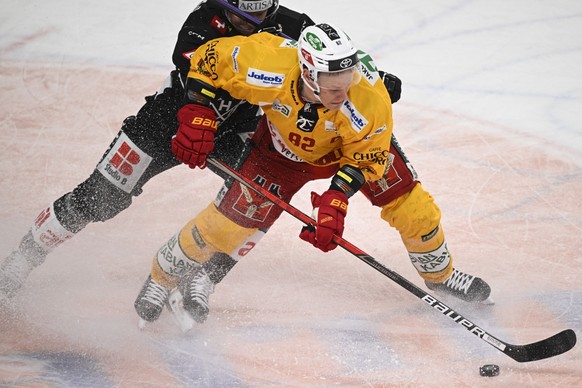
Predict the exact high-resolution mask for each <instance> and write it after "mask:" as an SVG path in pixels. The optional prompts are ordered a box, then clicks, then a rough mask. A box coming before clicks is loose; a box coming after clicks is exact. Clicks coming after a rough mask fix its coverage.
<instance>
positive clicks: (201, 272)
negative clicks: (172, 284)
mask: <svg viewBox="0 0 582 388" xmlns="http://www.w3.org/2000/svg"><path fill="white" fill-rule="evenodd" d="M178 290H179V291H180V293H181V294H182V297H183V298H184V299H183V305H184V310H186V311H187V312H188V313H189V314H190V315H191V316H192V318H193V319H194V320H195V321H196V322H198V323H203V322H204V321H205V320H206V317H207V316H208V312H209V311H210V309H209V306H208V300H209V298H210V294H212V293H213V292H214V283H213V282H212V280H210V277H209V276H208V273H207V272H206V270H205V269H204V268H203V267H197V268H194V269H193V270H192V271H190V272H188V273H187V274H186V275H184V276H183V277H182V278H181V279H180V281H179V282H178Z"/></svg>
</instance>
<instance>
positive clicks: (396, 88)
mask: <svg viewBox="0 0 582 388" xmlns="http://www.w3.org/2000/svg"><path fill="white" fill-rule="evenodd" d="M378 74H380V77H382V82H384V86H386V89H387V90H388V94H389V95H390V99H391V100H392V103H393V104H394V103H395V102H397V101H398V100H400V94H401V93H402V81H400V78H398V77H396V76H395V75H394V74H390V73H386V72H384V71H382V70H378Z"/></svg>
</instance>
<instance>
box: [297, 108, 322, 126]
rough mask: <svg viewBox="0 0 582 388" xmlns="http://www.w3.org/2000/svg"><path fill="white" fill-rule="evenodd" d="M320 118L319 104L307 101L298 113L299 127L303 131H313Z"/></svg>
mask: <svg viewBox="0 0 582 388" xmlns="http://www.w3.org/2000/svg"><path fill="white" fill-rule="evenodd" d="M318 120H319V113H318V112H317V106H316V105H313V104H310V103H309V102H306V103H305V105H303V107H302V108H301V109H300V110H299V113H298V114H297V128H299V129H300V130H302V131H303V132H312V131H313V130H314V129H315V125H316V124H317V121H318Z"/></svg>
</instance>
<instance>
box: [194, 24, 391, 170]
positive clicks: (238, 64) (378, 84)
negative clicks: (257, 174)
mask: <svg viewBox="0 0 582 388" xmlns="http://www.w3.org/2000/svg"><path fill="white" fill-rule="evenodd" d="M359 54H360V55H359V56H360V62H359V64H358V71H359V72H360V74H361V80H360V81H359V82H358V83H357V84H355V85H352V87H351V88H350V90H349V91H348V99H347V100H346V101H345V102H344V104H343V106H342V108H341V109H340V110H337V111H331V110H329V109H327V108H325V107H324V106H322V105H321V104H310V103H306V102H304V101H303V100H302V99H301V96H300V94H299V89H298V81H299V79H300V67H299V60H298V56H297V42H296V41H293V40H289V39H285V38H282V37H279V36H275V35H272V34H269V33H259V34H255V35H251V36H249V37H245V36H236V37H230V38H219V39H215V40H211V41H209V42H208V43H206V44H204V45H202V46H200V47H199V48H198V50H196V53H195V54H194V56H193V57H192V59H191V62H190V63H191V67H190V72H189V74H188V77H190V78H196V79H199V80H201V81H203V82H205V83H207V84H209V85H212V86H214V87H215V88H220V89H224V90H226V91H228V92H229V93H230V94H231V95H232V96H233V97H235V98H238V99H241V100H246V101H248V102H250V103H252V104H255V105H259V106H260V107H261V108H262V109H263V111H264V113H265V114H266V116H267V119H268V122H269V129H270V132H271V136H272V138H273V144H274V146H275V148H276V149H277V150H278V151H279V152H280V153H281V154H282V155H284V156H285V157H287V158H289V159H291V160H294V161H297V162H301V161H303V162H306V163H309V164H312V165H319V166H325V165H330V164H339V165H340V167H341V166H343V165H346V164H350V165H352V166H357V167H358V168H360V169H361V170H362V172H363V173H364V176H365V178H366V180H371V181H374V180H378V179H380V178H381V176H382V175H383V174H384V172H385V171H386V170H387V169H388V167H389V165H390V158H389V149H390V138H391V135H392V125H393V123H392V104H391V102H390V96H389V95H388V92H387V90H386V88H385V86H384V84H383V82H382V80H381V79H380V78H379V76H378V73H377V71H376V67H375V66H374V63H373V61H372V59H371V58H370V57H369V56H368V55H367V54H365V53H363V52H360V53H359Z"/></svg>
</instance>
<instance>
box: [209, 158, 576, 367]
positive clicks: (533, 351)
mask: <svg viewBox="0 0 582 388" xmlns="http://www.w3.org/2000/svg"><path fill="white" fill-rule="evenodd" d="M207 161H208V163H209V164H211V165H213V166H214V167H216V168H218V169H219V170H221V171H222V172H224V173H226V174H228V175H229V176H230V177H231V178H233V179H235V180H237V181H238V182H240V183H241V184H243V185H245V186H247V187H249V188H251V189H252V190H254V191H255V192H257V193H258V194H260V195H261V196H263V197H264V198H266V199H268V200H269V201H271V202H272V203H274V204H275V205H277V206H279V207H280V208H282V209H283V210H284V211H285V212H287V213H289V214H290V215H292V216H293V217H295V218H297V219H298V220H299V221H301V222H303V223H304V224H306V225H312V226H313V219H312V218H310V217H309V216H307V215H306V214H305V213H303V212H301V211H300V210H298V209H297V208H295V207H294V206H293V205H291V204H289V203H287V202H285V201H283V200H282V199H281V198H279V197H277V196H276V195H275V194H273V193H271V192H270V191H267V190H265V189H264V188H263V187H261V186H259V185H257V184H256V183H255V182H253V181H251V180H250V179H248V178H246V177H244V176H242V175H241V174H240V173H239V172H238V171H236V170H234V169H232V168H231V167H229V166H227V165H225V164H223V163H221V162H219V161H217V160H215V159H211V158H208V159H207ZM334 242H336V243H337V244H338V245H339V246H341V247H342V248H344V249H345V250H346V251H348V252H350V253H351V254H353V255H354V256H356V257H357V258H358V259H360V260H362V261H363V262H365V263H366V264H368V265H369V266H371V267H372V268H374V269H375V270H377V271H378V272H380V273H381V274H383V275H385V276H387V277H389V278H390V279H392V280H393V281H394V282H396V283H397V284H398V285H399V286H401V287H403V288H404V289H406V290H408V291H409V292H410V293H412V294H414V295H415V296H416V297H418V298H419V299H421V300H423V301H424V302H426V303H427V304H428V305H429V306H431V307H432V308H434V309H435V310H437V311H439V312H440V313H441V314H443V315H445V316H447V317H449V318H451V319H452V320H453V321H455V322H456V323H458V324H459V325H461V326H463V327H464V328H465V329H467V330H469V331H470V332H471V333H473V334H474V335H476V336H477V337H479V338H481V339H482V340H483V341H485V342H487V343H488V344H489V345H491V346H493V347H494V348H496V349H498V350H500V351H502V352H503V353H505V354H506V355H508V356H509V357H511V358H513V359H514V360H515V361H517V362H529V361H537V360H542V359H545V358H550V357H554V356H557V355H559V354H562V353H565V352H567V351H568V350H570V349H572V348H573V347H574V345H576V333H574V331H573V330H571V329H567V330H564V331H562V332H560V333H558V334H555V335H553V336H551V337H549V338H546V339H543V340H541V341H538V342H534V343H531V344H526V345H512V344H509V343H507V342H503V341H501V340H499V339H497V338H496V337H494V336H492V335H491V334H489V333H487V332H486V331H485V330H483V329H482V328H480V327H479V326H477V325H476V324H474V323H473V322H471V321H470V320H469V319H467V318H465V317H463V316H462V315H461V314H459V313H458V312H456V311H455V310H453V309H452V308H450V307H449V306H447V305H446V304H444V303H443V302H441V301H440V300H438V299H437V298H435V297H434V296H432V295H430V294H428V293H427V292H425V291H424V290H423V289H421V288H419V287H417V286H416V285H414V284H413V283H411V282H410V281H408V280H406V279H405V278H404V277H402V276H401V275H399V274H398V273H396V272H394V271H392V270H390V269H388V268H386V267H385V266H384V265H383V264H381V263H379V262H378V261H376V260H375V259H374V258H373V257H372V256H370V255H368V254H367V253H365V252H364V251H362V250H361V249H359V248H358V247H356V246H355V245H353V244H351V243H350V242H348V241H347V240H344V239H343V238H341V237H338V236H334Z"/></svg>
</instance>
